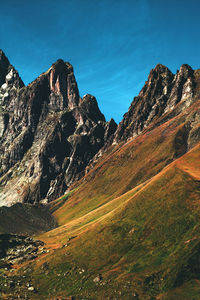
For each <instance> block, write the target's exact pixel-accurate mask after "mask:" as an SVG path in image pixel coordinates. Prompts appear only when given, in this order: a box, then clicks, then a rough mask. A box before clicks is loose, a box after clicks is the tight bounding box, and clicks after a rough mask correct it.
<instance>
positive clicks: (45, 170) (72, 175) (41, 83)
mask: <svg viewBox="0 0 200 300" xmlns="http://www.w3.org/2000/svg"><path fill="white" fill-rule="evenodd" d="M1 66H3V67H1ZM0 74H1V81H2V82H1V83H2V85H1V88H0V96H1V104H0V105H1V110H2V113H1V121H0V124H1V125H0V127H1V137H0V153H1V156H0V165H1V168H0V176H1V179H0V184H1V186H2V190H1V191H0V205H10V204H13V203H15V202H29V203H35V202H39V201H41V200H43V199H46V201H50V200H52V199H55V197H58V196H59V195H62V194H63V193H64V192H65V190H67V188H68V187H69V186H70V184H71V183H72V182H74V181H75V180H77V179H79V178H80V176H81V175H82V173H83V172H84V169H85V167H86V166H87V165H88V163H89V161H90V160H91V159H92V157H93V156H94V155H95V154H96V153H97V152H98V150H99V149H100V148H101V147H102V146H103V145H104V144H105V143H106V142H108V141H109V138H110V136H111V135H112V134H113V133H114V131H115V129H116V126H117V125H116V124H115V122H114V121H113V120H111V121H110V122H106V121H105V118H104V116H103V114H102V113H101V112H100V110H99V108H98V104H97V101H96V99H95V97H93V96H91V95H86V96H84V97H83V99H81V98H80V96H79V92H78V88H77V83H76V80H75V77H74V73H73V68H72V66H71V65H70V64H69V63H65V62H64V61H63V60H58V61H57V62H56V63H55V64H53V65H52V67H51V68H50V69H49V70H48V71H47V72H46V73H43V74H42V75H40V76H39V77H38V78H37V79H36V80H35V81H33V82H32V83H31V84H29V85H28V86H27V87H25V86H23V83H22V81H21V80H20V78H19V76H18V73H17V72H16V71H15V70H14V68H13V67H12V66H11V65H10V64H9V63H8V60H7V58H6V57H5V55H4V54H3V53H2V52H1V56H0Z"/></svg>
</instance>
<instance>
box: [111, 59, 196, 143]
mask: <svg viewBox="0 0 200 300" xmlns="http://www.w3.org/2000/svg"><path fill="white" fill-rule="evenodd" d="M196 84H197V82H196V79H195V76H194V71H193V69H192V68H191V67H190V66H189V65H187V64H183V65H182V66H181V67H180V70H179V71H178V72H177V73H176V75H174V74H173V73H172V72H171V71H170V70H169V69H168V68H167V67H165V66H164V65H162V64H158V65H156V67H155V68H154V69H152V70H151V71H150V74H149V76H148V80H147V81H146V83H145V85H144V87H143V88H142V90H141V91H140V93H139V95H138V97H135V98H134V100H133V102H132V103H131V106H130V108H129V110H128V112H127V113H126V114H125V115H124V118H123V120H122V121H121V122H120V124H119V126H118V129H117V131H116V134H115V142H119V141H123V140H127V139H130V138H132V137H135V136H137V135H138V134H141V132H142V131H143V130H144V129H146V128H147V127H148V126H150V125H151V124H152V123H153V122H156V120H160V118H161V117H163V116H164V115H165V114H168V113H170V112H172V111H173V110H174V109H175V108H176V106H177V104H178V103H180V104H181V105H179V106H178V107H177V109H176V110H175V111H174V115H175V114H179V113H181V111H183V109H185V108H186V107H188V106H190V105H191V103H192V102H193V101H194V99H195V97H196V96H195V93H196V92H195V86H196ZM163 120H165V118H163ZM159 122H162V120H160V121H159Z"/></svg>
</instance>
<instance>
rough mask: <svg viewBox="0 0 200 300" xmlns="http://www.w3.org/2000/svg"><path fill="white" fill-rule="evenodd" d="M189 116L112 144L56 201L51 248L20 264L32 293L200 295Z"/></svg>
mask: <svg viewBox="0 0 200 300" xmlns="http://www.w3.org/2000/svg"><path fill="white" fill-rule="evenodd" d="M195 105H197V104H195ZM194 109H196V106H194ZM190 113H193V111H192V109H191V108H190V112H189V113H188V115H189V114H190ZM184 114H187V111H186V112H184ZM184 120H186V117H185V115H180V116H178V117H174V118H173V119H171V120H169V121H167V122H166V123H164V124H162V125H161V126H159V127H157V128H155V129H153V130H152V131H150V132H146V133H145V134H143V135H141V136H139V137H137V138H135V139H133V140H131V141H129V142H127V143H126V144H124V145H120V146H113V148H112V149H111V151H110V152H109V154H107V155H106V154H105V155H104V156H103V157H102V159H101V160H100V161H99V162H98V164H96V166H95V167H94V168H93V169H92V170H91V171H90V172H89V173H88V174H87V175H86V176H85V177H84V178H83V179H82V180H81V181H80V182H79V184H78V185H76V187H75V188H74V189H73V190H72V191H71V192H70V193H69V194H66V195H64V196H63V197H61V198H60V199H57V200H55V201H54V202H53V203H52V204H51V209H52V212H53V214H54V216H55V217H56V219H57V221H58V223H59V225H60V226H59V227H58V228H56V229H54V230H52V231H49V232H47V233H45V234H43V235H41V236H39V237H38V238H40V239H42V240H43V241H44V242H45V243H46V247H47V248H48V249H49V250H50V252H49V253H47V254H45V255H43V256H42V257H40V259H36V260H35V261H34V262H33V263H32V264H31V266H30V265H29V266H27V265H24V266H23V267H22V268H21V269H20V270H19V274H23V272H24V269H27V267H29V269H30V268H31V274H30V277H31V278H32V281H33V282H34V285H35V286H36V288H37V289H38V294H37V295H34V294H31V295H30V297H31V299H54V298H53V297H56V296H60V297H62V296H69V295H74V296H76V297H77V298H78V299H79V298H80V299H106V298H108V297H109V299H200V297H199V292H200V288H199V283H200V267H199V266H200V265H199V261H200V242H199V241H200V223H199V218H200V144H197V145H196V146H195V147H194V148H192V149H191V150H190V151H189V152H188V153H186V154H184V155H182V154H183V151H185V145H184V139H182V136H183V134H182V132H183V130H184V128H185V124H186V121H184ZM180 155H182V156H180ZM179 156H180V157H179ZM44 262H48V263H49V270H48V272H44V271H42V267H41V266H42V264H43V263H44ZM21 272H22V273H21ZM98 274H100V275H99V276H100V281H99V282H97V283H95V282H94V279H95V278H96V277H97V276H98Z"/></svg>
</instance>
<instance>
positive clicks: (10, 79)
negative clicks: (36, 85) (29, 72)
mask: <svg viewBox="0 0 200 300" xmlns="http://www.w3.org/2000/svg"><path fill="white" fill-rule="evenodd" d="M23 86H24V83H23V81H22V80H21V78H20V76H19V74H18V72H17V70H16V69H15V68H14V67H13V66H12V65H11V64H10V62H9V60H8V58H7V56H6V55H5V53H4V52H3V51H2V50H0V90H1V91H2V90H4V91H6V89H7V88H8V87H9V88H11V87H15V88H21V87H23ZM1 91H0V92H1ZM6 92H7V91H6Z"/></svg>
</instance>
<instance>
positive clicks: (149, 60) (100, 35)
mask: <svg viewBox="0 0 200 300" xmlns="http://www.w3.org/2000/svg"><path fill="white" fill-rule="evenodd" d="M199 11H200V1H199V0H196V1H195V0H190V1H188V0H187V1H184V0H173V1H172V0H167V1H166V0H165V1H164V0H65V1H64V0H57V1H55V0H53V1H52V0H34V1H32V0H28V1H27V0H18V1H16V0H8V1H2V2H1V6H0V48H1V49H2V50H3V51H4V52H5V53H6V55H7V56H8V58H9V60H10V62H11V63H12V64H13V65H14V66H15V68H16V69H17V70H18V71H19V73H20V76H21V77H22V79H23V81H24V82H25V84H28V83H29V82H31V81H32V80H34V79H35V78H36V77H37V76H38V75H40V74H41V73H42V72H44V71H46V70H47V69H48V68H49V67H50V66H51V65H52V63H53V62H55V61H56V60H57V59H58V58H62V59H63V60H65V61H69V62H70V63H71V64H72V65H73V67H74V72H75V76H76V79H77V82H78V87H79V90H80V94H81V96H83V95H84V94H86V93H90V94H93V95H94V96H95V97H96V98H97V100H98V103H99V106H100V109H101V110H102V112H103V113H104V115H105V116H106V119H107V120H109V119H110V118H111V117H113V118H114V119H115V121H117V122H119V121H120V120H121V119H122V116H123V114H124V113H125V112H126V111H127V110H128V107H129V106H130V103H131V101H132V100H133V97H134V96H137V94H138V93H139V91H140V89H141V88H142V86H143V85H144V83H145V81H146V80H147V77H148V74H149V72H150V70H151V69H152V68H154V67H155V66H156V64H157V63H162V64H164V65H166V66H168V67H169V68H170V69H171V70H172V71H173V72H176V70H177V69H179V68H180V65H181V64H183V63H188V64H190V65H191V66H192V67H193V68H200V58H199V54H200V38H199V36H200V18H199Z"/></svg>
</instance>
